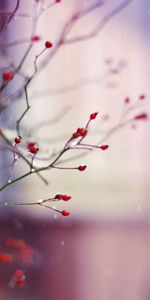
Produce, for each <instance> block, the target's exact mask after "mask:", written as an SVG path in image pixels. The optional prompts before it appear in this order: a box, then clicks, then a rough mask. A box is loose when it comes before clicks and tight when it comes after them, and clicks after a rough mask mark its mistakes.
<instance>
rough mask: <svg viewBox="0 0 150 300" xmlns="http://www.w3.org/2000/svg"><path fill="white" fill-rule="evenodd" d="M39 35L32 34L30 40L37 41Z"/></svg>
mask: <svg viewBox="0 0 150 300" xmlns="http://www.w3.org/2000/svg"><path fill="white" fill-rule="evenodd" d="M40 39H41V38H40V36H39V35H34V36H32V38H31V41H32V42H38V41H40Z"/></svg>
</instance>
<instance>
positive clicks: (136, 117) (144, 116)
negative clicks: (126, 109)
mask: <svg viewBox="0 0 150 300" xmlns="http://www.w3.org/2000/svg"><path fill="white" fill-rule="evenodd" d="M147 119H148V114H147V113H142V114H139V115H137V116H135V117H134V120H136V121H139V120H147Z"/></svg>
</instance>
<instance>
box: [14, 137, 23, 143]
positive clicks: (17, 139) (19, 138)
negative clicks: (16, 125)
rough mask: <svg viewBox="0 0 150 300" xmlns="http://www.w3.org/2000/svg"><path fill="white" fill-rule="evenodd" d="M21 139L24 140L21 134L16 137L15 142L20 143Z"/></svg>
mask: <svg viewBox="0 0 150 300" xmlns="http://www.w3.org/2000/svg"><path fill="white" fill-rule="evenodd" d="M21 141H22V137H21V136H20V135H19V136H16V137H15V143H16V144H20V143H21Z"/></svg>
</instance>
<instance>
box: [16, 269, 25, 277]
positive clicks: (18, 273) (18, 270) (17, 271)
mask: <svg viewBox="0 0 150 300" xmlns="http://www.w3.org/2000/svg"><path fill="white" fill-rule="evenodd" d="M23 275H24V272H23V271H22V270H21V269H17V270H16V272H15V276H17V277H22V276H23Z"/></svg>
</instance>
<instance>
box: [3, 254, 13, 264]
mask: <svg viewBox="0 0 150 300" xmlns="http://www.w3.org/2000/svg"><path fill="white" fill-rule="evenodd" d="M11 262H12V256H11V255H10V254H7V253H2V252H1V253H0V263H11Z"/></svg>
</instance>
